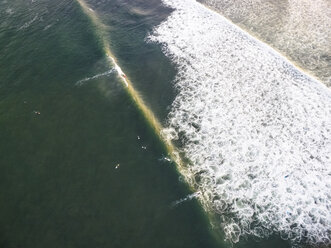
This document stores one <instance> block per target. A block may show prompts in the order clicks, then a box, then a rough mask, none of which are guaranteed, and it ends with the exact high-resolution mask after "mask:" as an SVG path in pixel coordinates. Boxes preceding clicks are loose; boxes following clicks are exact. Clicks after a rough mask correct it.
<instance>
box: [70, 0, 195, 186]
mask: <svg viewBox="0 0 331 248" xmlns="http://www.w3.org/2000/svg"><path fill="white" fill-rule="evenodd" d="M76 1H77V2H78V3H79V5H80V7H81V8H82V10H83V12H84V13H85V14H86V15H87V16H88V17H89V18H90V19H91V21H92V23H93V24H94V25H95V26H96V27H98V28H99V29H100V31H104V30H105V26H104V24H103V23H102V22H101V21H100V19H99V17H98V16H97V15H96V14H95V11H94V10H93V9H91V8H90V7H89V6H88V5H87V3H86V2H85V1H84V0H76ZM100 38H101V40H102V45H103V49H104V52H105V54H106V56H107V58H108V62H109V66H111V67H114V68H115V70H116V71H117V73H118V75H119V77H120V79H121V83H122V84H123V86H124V89H125V90H126V92H127V93H128V95H129V96H130V97H131V99H132V100H133V101H134V103H135V105H136V106H137V108H138V109H139V110H140V112H141V113H142V115H143V116H144V118H145V119H146V120H147V122H148V123H149V125H150V127H151V128H152V129H153V130H154V132H155V133H156V135H157V136H158V138H159V140H160V141H161V142H162V143H163V144H164V145H165V148H166V150H167V152H168V153H169V156H170V157H171V159H172V160H173V161H174V162H175V163H176V164H177V166H178V168H177V169H180V168H181V167H182V165H183V163H182V161H181V159H180V157H179V155H178V152H177V151H176V149H175V146H174V145H173V144H172V142H171V140H169V139H167V138H165V137H164V136H163V135H162V125H161V123H160V122H159V121H158V120H157V119H156V117H155V116H154V114H153V112H152V111H151V110H150V109H149V108H148V106H147V105H146V104H145V103H144V101H143V99H142V98H141V97H140V95H139V93H138V92H137V91H136V90H135V88H134V87H133V84H132V83H131V81H130V79H129V78H128V77H127V76H126V75H125V74H124V72H123V71H122V69H121V67H120V66H119V65H118V63H117V61H116V58H115V56H114V55H113V54H112V52H111V50H110V45H109V42H108V41H107V40H106V38H105V37H104V36H103V35H102V33H101V35H100ZM192 190H193V189H192Z"/></svg>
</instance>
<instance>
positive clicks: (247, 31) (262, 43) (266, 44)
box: [172, 0, 329, 90]
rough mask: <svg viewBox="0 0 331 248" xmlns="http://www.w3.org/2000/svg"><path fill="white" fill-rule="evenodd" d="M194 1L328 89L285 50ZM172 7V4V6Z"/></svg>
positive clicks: (326, 87)
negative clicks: (282, 50) (288, 55)
mask: <svg viewBox="0 0 331 248" xmlns="http://www.w3.org/2000/svg"><path fill="white" fill-rule="evenodd" d="M192 1H194V2H197V3H198V5H200V6H201V7H202V8H205V9H207V10H208V11H209V12H210V13H212V14H216V15H217V16H220V17H221V18H223V20H225V21H226V22H227V23H229V24H230V25H231V26H234V27H235V28H236V29H237V30H238V31H240V32H242V33H244V34H246V35H247V36H248V37H249V38H251V39H252V40H253V41H257V42H259V43H260V44H261V45H262V46H263V47H264V48H265V49H266V50H267V51H271V52H272V53H273V54H275V55H276V56H278V57H280V58H282V59H283V60H285V61H286V62H287V63H288V64H290V65H292V66H293V67H294V68H295V69H296V70H297V71H299V72H300V73H302V74H303V75H304V76H305V77H307V78H309V79H311V80H312V81H315V82H317V83H318V84H319V86H322V88H324V90H325V89H329V88H328V86H326V84H325V83H324V82H322V81H321V80H320V79H319V78H318V77H317V76H316V75H314V73H313V72H312V71H309V69H305V68H303V67H302V66H301V65H300V64H299V62H296V61H295V60H294V59H291V58H289V57H287V56H286V54H285V52H281V51H280V50H279V49H278V48H275V47H274V46H272V44H269V43H267V42H266V41H264V40H263V39H262V38H258V37H257V35H256V34H254V33H253V32H250V31H249V30H248V29H245V28H244V27H242V26H240V25H238V24H236V23H234V22H233V21H232V20H231V19H230V18H227V17H225V16H224V15H222V13H220V12H218V11H217V10H216V9H215V8H213V7H211V6H208V5H206V4H203V3H201V2H199V1H197V0H192ZM172 7H173V6H172Z"/></svg>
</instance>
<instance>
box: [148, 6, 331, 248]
mask: <svg viewBox="0 0 331 248" xmlns="http://www.w3.org/2000/svg"><path fill="white" fill-rule="evenodd" d="M163 2H164V3H165V4H167V5H168V6H170V7H172V8H174V9H175V11H174V12H173V13H172V14H171V16H170V17H169V18H168V19H167V20H166V21H165V22H163V23H162V24H161V25H160V26H158V27H157V28H156V29H155V31H154V33H153V34H152V35H151V36H150V37H149V38H148V39H149V40H150V41H155V42H159V43H160V44H162V47H163V51H164V53H165V54H166V55H168V56H169V57H170V58H171V59H172V60H173V61H174V62H175V63H176V65H177V67H178V71H179V72H178V75H177V78H176V80H175V82H174V83H175V87H176V88H177V90H178V95H177V97H176V99H175V101H174V102H173V104H172V109H171V112H170V114H169V118H168V123H169V126H168V128H167V129H166V130H165V131H164V135H167V134H170V136H171V137H169V138H171V139H177V138H180V139H181V143H182V144H183V147H182V148H183V150H184V152H185V154H186V156H187V158H188V159H189V160H190V161H191V163H190V165H189V166H188V167H189V169H188V172H186V173H187V175H186V174H185V175H184V176H185V177H186V178H189V180H190V181H192V183H194V186H196V187H197V188H198V190H199V191H200V192H201V197H199V199H200V200H201V201H202V203H203V205H204V206H205V208H206V210H208V211H213V212H214V213H216V214H219V215H220V216H221V218H222V219H221V223H220V225H221V226H222V227H223V230H224V231H225V234H226V237H227V238H228V239H229V240H231V241H233V242H238V241H239V239H240V237H241V236H245V235H255V236H257V237H261V238H263V237H268V236H269V235H271V234H275V233H276V234H280V235H281V237H282V238H284V239H290V240H292V242H293V244H296V243H297V242H300V241H305V242H308V243H312V244H323V243H324V244H330V239H331V237H330V229H331V211H330V209H331V184H330V182H331V156H330V151H331V93H330V90H329V89H328V88H327V87H325V85H323V84H322V83H320V82H318V81H316V80H314V79H312V78H310V77H308V76H307V75H305V74H304V73H303V72H301V71H299V70H298V69H297V68H296V67H294V66H293V65H292V64H290V63H289V62H288V61H287V60H286V59H285V58H284V57H282V56H281V55H280V54H278V53H277V52H275V51H274V50H273V49H271V48H270V47H268V46H266V45H265V44H263V43H261V42H260V41H258V40H256V39H254V38H253V37H251V36H250V35H248V34H247V33H245V32H244V31H242V30H241V29H239V28H237V27H236V26H234V25H233V24H231V23H230V22H228V21H227V20H226V19H225V18H223V17H222V16H220V15H218V14H216V13H215V12H212V11H210V10H209V9H207V8H205V7H203V5H201V4H198V3H197V2H196V1H194V0H181V1H175V0H163Z"/></svg>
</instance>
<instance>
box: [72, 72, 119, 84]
mask: <svg viewBox="0 0 331 248" xmlns="http://www.w3.org/2000/svg"><path fill="white" fill-rule="evenodd" d="M115 71H116V70H115V69H111V70H109V71H106V72H103V73H100V74H97V75H95V76H93V77H86V78H84V79H81V80H79V81H77V82H76V83H75V85H78V86H79V85H82V84H84V83H85V82H87V81H90V80H94V79H97V78H100V77H105V76H109V75H111V74H112V73H113V72H115Z"/></svg>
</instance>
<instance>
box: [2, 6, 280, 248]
mask: <svg viewBox="0 0 331 248" xmlns="http://www.w3.org/2000/svg"><path fill="white" fill-rule="evenodd" d="M88 3H89V4H90V6H91V7H93V9H94V10H95V11H96V12H97V13H98V15H99V16H100V19H101V20H102V22H103V23H104V24H106V25H107V34H106V35H107V36H108V37H107V39H108V40H109V42H110V44H111V49H112V52H113V53H114V55H115V56H116V57H117V58H118V61H119V62H120V64H121V66H122V69H123V70H124V71H125V72H126V73H127V74H128V75H129V76H130V79H131V80H132V82H134V84H135V87H136V88H137V89H138V90H139V92H140V93H141V94H142V97H143V98H144V100H145V102H147V103H148V105H149V106H150V107H151V109H152V110H153V112H154V113H155V114H156V115H157V116H158V118H159V119H160V120H161V122H164V121H165V119H166V115H167V112H168V106H169V105H170V104H171V102H172V100H173V98H174V95H175V92H174V90H173V88H172V85H171V80H172V79H173V77H174V75H175V72H176V71H175V68H174V66H172V65H171V63H170V62H169V60H168V59H166V57H165V56H164V55H162V53H161V51H160V48H159V47H158V46H157V45H155V44H154V45H153V44H146V42H145V41H144V39H145V37H146V35H147V34H148V32H149V31H151V30H152V28H153V27H154V26H155V25H157V24H159V23H160V22H161V21H162V20H164V18H166V17H167V15H168V14H169V13H170V12H171V10H169V9H166V8H165V7H163V6H162V5H161V4H160V1H159V0H152V1H142V0H140V1H138V0H126V1H124V0H111V1H110V0H109V1H106V0H104V1H97V0H91V1H89V2H88ZM109 69H110V68H109V67H108V63H107V61H106V58H105V54H104V52H103V48H102V42H101V41H100V37H99V36H98V32H97V31H96V27H95V26H94V25H93V24H92V22H91V20H90V19H89V17H87V16H86V15H85V14H84V13H83V11H82V10H81V8H80V6H79V5H78V3H77V2H75V1H73V0H53V1H49V0H38V1H24V0H10V1H9V0H8V1H3V0H1V1H0V247H4V248H18V247H24V248H29V247H31V248H32V247H33V248H36V247H188V248H191V247H192V248H194V247H197V248H198V247H199V248H209V247H210V248H211V247H229V244H221V243H220V241H219V240H220V239H221V238H217V237H218V234H216V233H215V232H214V231H213V230H211V226H210V224H209V222H208V220H207V218H206V216H205V214H204V213H203V211H202V209H201V207H200V206H199V204H198V203H197V201H196V200H191V201H186V202H184V203H182V204H180V205H178V206H176V207H171V205H172V203H173V202H174V201H176V200H179V199H181V198H183V197H185V196H187V195H188V194H191V193H192V192H190V191H189V189H188V188H187V186H186V185H185V184H184V183H183V182H182V181H181V180H180V176H179V174H178V173H177V171H176V169H175V165H174V164H172V163H169V162H167V161H165V160H164V159H163V158H164V156H166V155H167V154H166V151H165V149H164V147H163V145H162V144H161V143H160V141H159V140H158V138H157V136H156V135H155V134H154V133H153V131H152V130H151V129H150V128H149V125H148V123H147V122H146V120H145V119H144V118H143V117H142V115H141V113H140V112H139V111H138V110H137V108H136V106H135V104H134V102H132V100H131V99H130V98H129V96H128V95H127V93H126V91H125V90H124V89H123V87H122V84H121V83H120V82H119V80H118V78H117V75H116V74H114V73H113V74H109V75H105V76H102V77H98V78H96V79H92V80H88V81H86V82H84V83H83V84H82V85H80V86H79V85H76V82H78V81H79V80H82V79H84V78H86V77H93V76H95V75H97V74H100V73H104V72H106V71H108V70H109ZM38 113H40V114H38ZM138 136H139V137H140V139H138ZM142 147H146V148H147V149H143V148H142ZM117 164H119V165H120V166H119V168H118V169H116V168H115V167H116V165H117ZM216 236H217V237H216ZM238 247H286V244H285V243H284V242H281V241H279V239H276V240H269V241H265V242H264V243H261V242H258V243H257V242H255V241H247V242H246V241H244V242H242V243H241V244H239V245H238Z"/></svg>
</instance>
